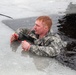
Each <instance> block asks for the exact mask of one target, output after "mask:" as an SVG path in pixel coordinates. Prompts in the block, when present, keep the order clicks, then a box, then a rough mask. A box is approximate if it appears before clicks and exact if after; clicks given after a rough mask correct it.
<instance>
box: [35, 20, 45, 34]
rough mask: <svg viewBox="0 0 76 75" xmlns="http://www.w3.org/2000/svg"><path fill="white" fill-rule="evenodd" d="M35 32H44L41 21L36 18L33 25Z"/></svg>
mask: <svg viewBox="0 0 76 75" xmlns="http://www.w3.org/2000/svg"><path fill="white" fill-rule="evenodd" d="M34 30H35V34H38V35H41V34H43V32H44V25H43V22H42V21H39V20H37V21H36V22H35V26H34Z"/></svg>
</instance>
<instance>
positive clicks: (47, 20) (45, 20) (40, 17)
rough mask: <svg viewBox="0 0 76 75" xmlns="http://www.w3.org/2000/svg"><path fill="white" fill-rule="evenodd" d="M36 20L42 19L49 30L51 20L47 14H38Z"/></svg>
mask: <svg viewBox="0 0 76 75" xmlns="http://www.w3.org/2000/svg"><path fill="white" fill-rule="evenodd" d="M36 20H39V21H42V22H43V23H45V25H47V26H48V29H49V30H50V28H51V26H52V20H51V18H50V17H49V16H39V17H38V18H37V19H36Z"/></svg>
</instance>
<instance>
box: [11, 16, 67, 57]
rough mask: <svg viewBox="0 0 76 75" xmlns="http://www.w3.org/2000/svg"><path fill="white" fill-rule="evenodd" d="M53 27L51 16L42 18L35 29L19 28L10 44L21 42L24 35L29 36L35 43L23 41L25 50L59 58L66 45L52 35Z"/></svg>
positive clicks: (37, 20)
mask: <svg viewBox="0 0 76 75" xmlns="http://www.w3.org/2000/svg"><path fill="white" fill-rule="evenodd" d="M51 26H52V20H51V18H50V17H49V16H40V17H38V18H37V19H36V21H35V26H34V27H33V29H31V30H30V29H27V28H19V29H18V30H17V31H16V32H15V33H14V34H12V36H11V38H10V42H11V43H12V42H13V41H15V40H21V39H22V38H23V37H24V35H27V36H29V38H31V39H32V38H33V39H32V40H33V43H30V42H28V41H26V40H23V41H22V49H23V50H25V51H30V52H32V53H35V54H37V55H40V56H50V57H54V56H57V55H58V54H59V53H60V50H61V49H62V48H63V47H65V46H66V44H65V43H64V42H63V41H62V40H61V38H60V37H59V35H58V34H52V33H51V31H50V29H51Z"/></svg>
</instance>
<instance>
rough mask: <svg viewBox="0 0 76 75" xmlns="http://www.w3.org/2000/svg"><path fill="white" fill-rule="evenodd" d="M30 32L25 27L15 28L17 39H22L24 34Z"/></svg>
mask: <svg viewBox="0 0 76 75" xmlns="http://www.w3.org/2000/svg"><path fill="white" fill-rule="evenodd" d="M29 32H30V30H29V29H27V28H19V29H17V30H16V32H15V33H16V34H18V36H19V37H18V39H22V38H23V37H24V35H27V34H28V33H29Z"/></svg>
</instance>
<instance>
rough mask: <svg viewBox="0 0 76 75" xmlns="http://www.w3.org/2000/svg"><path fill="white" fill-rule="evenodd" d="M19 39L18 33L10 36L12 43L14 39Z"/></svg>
mask: <svg viewBox="0 0 76 75" xmlns="http://www.w3.org/2000/svg"><path fill="white" fill-rule="evenodd" d="M15 40H18V34H16V33H13V34H12V35H11V37H10V43H12V42H13V41H15Z"/></svg>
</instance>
